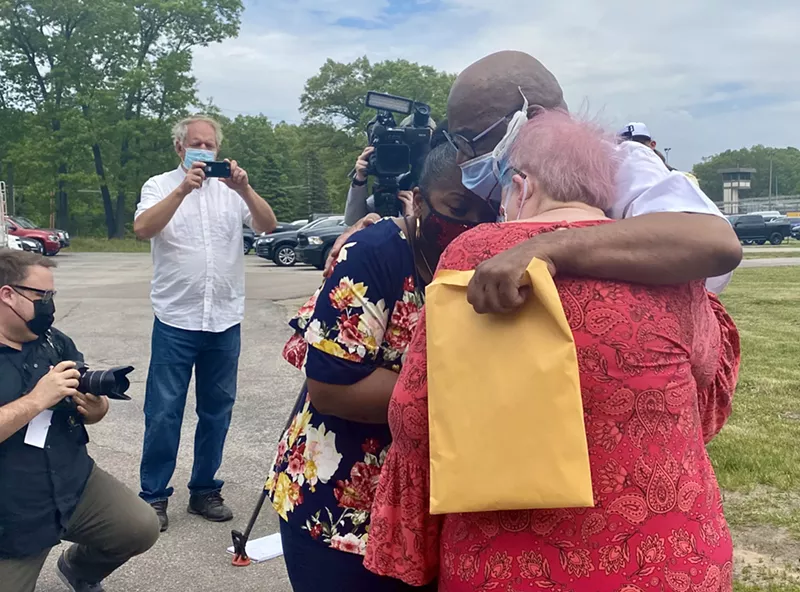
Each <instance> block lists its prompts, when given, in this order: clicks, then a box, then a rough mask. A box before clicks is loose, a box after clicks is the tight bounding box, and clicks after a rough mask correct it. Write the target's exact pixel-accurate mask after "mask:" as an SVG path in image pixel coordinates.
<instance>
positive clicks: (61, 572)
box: [56, 551, 105, 592]
mask: <svg viewBox="0 0 800 592" xmlns="http://www.w3.org/2000/svg"><path fill="white" fill-rule="evenodd" d="M66 553H67V552H66V551H64V552H63V553H61V556H60V557H59V558H58V563H57V564H56V573H57V574H58V579H60V580H61V581H62V582H64V584H65V585H66V586H67V588H69V590H70V592H104V591H105V589H104V588H103V584H101V583H100V582H97V583H96V584H91V583H89V582H84V581H83V580H79V579H78V577H77V576H76V575H75V573H74V572H73V571H72V568H71V567H70V566H69V564H68V563H67V556H66Z"/></svg>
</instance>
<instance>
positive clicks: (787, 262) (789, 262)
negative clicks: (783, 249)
mask: <svg viewBox="0 0 800 592" xmlns="http://www.w3.org/2000/svg"><path fill="white" fill-rule="evenodd" d="M796 265H800V257H774V258H769V257H767V258H765V259H745V260H743V261H742V263H741V265H740V267H792V266H796Z"/></svg>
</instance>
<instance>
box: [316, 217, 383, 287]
mask: <svg viewBox="0 0 800 592" xmlns="http://www.w3.org/2000/svg"><path fill="white" fill-rule="evenodd" d="M380 220H381V217H380V216H378V214H367V215H366V216H364V217H363V218H361V220H359V221H358V222H356V223H355V224H353V226H351V227H350V228H348V229H347V230H345V231H344V234H342V235H341V236H340V237H339V238H337V239H336V242H335V243H333V248H332V249H331V252H330V254H329V255H328V260H327V261H326V262H325V271H323V272H322V277H326V278H327V277H328V276H329V275H330V274H331V271H333V264H334V263H335V262H336V260H337V259H338V258H339V253H340V252H341V250H342V247H343V246H345V245H346V244H347V241H348V239H349V238H350V237H351V236H353V235H354V234H355V233H356V232H358V231H359V230H364V229H365V228H366V227H367V226H372V225H373V224H375V223H376V222H380Z"/></svg>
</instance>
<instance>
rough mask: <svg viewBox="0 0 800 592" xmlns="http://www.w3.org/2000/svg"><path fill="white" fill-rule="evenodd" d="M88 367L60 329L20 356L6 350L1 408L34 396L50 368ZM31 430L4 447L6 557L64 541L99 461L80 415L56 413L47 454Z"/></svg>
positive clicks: (0, 536) (1, 352)
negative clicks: (31, 440)
mask: <svg viewBox="0 0 800 592" xmlns="http://www.w3.org/2000/svg"><path fill="white" fill-rule="evenodd" d="M65 360H70V361H74V362H82V361H83V355H82V354H81V353H80V352H79V351H78V349H77V348H76V347H75V344H74V343H73V341H72V340H71V339H70V338H69V337H67V336H66V335H64V334H63V333H61V332H60V331H58V330H56V329H51V330H50V331H49V332H48V334H47V336H46V337H44V338H41V339H37V340H36V341H32V342H30V343H26V344H24V345H23V347H22V350H21V351H20V350H16V349H13V348H10V347H6V346H4V345H0V406H2V405H6V404H8V403H10V402H12V401H14V400H16V399H19V398H20V397H23V396H24V395H26V394H28V393H29V392H30V391H31V390H32V389H33V387H34V386H35V385H36V383H37V382H38V381H39V379H40V378H42V376H44V375H45V374H47V372H48V371H49V370H50V366H55V365H56V364H58V363H59V362H62V361H65ZM26 430H27V426H25V427H23V428H22V429H21V430H19V431H18V432H17V433H15V434H14V435H13V436H11V437H10V438H8V439H7V440H5V441H4V442H0V557H6V558H8V557H26V556H29V555H35V554H37V553H39V552H41V551H42V550H44V549H47V548H49V547H52V546H54V545H57V544H58V543H59V542H60V541H61V535H62V534H63V532H64V530H65V528H66V526H67V523H68V522H69V519H70V517H71V516H72V512H73V511H74V510H75V506H77V505H78V501H79V500H80V497H81V495H82V494H83V490H84V488H85V487H86V482H87V481H88V479H89V474H90V473H91V471H92V467H93V466H94V461H92V459H91V458H89V454H88V453H87V451H86V443H87V442H88V441H89V436H88V435H87V433H86V429H85V428H84V426H83V420H82V418H81V416H80V414H79V413H78V412H77V410H72V411H70V410H62V409H58V410H56V411H54V412H53V417H52V420H51V423H50V429H49V431H48V433H47V439H46V441H45V446H44V448H37V447H35V446H31V445H28V444H25V433H26Z"/></svg>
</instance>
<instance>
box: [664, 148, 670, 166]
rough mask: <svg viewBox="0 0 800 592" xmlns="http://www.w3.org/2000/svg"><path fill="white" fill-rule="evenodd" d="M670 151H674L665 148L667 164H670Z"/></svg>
mask: <svg viewBox="0 0 800 592" xmlns="http://www.w3.org/2000/svg"><path fill="white" fill-rule="evenodd" d="M670 150H672V148H664V159H665V160H666V161H667V164H669V152H670Z"/></svg>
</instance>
